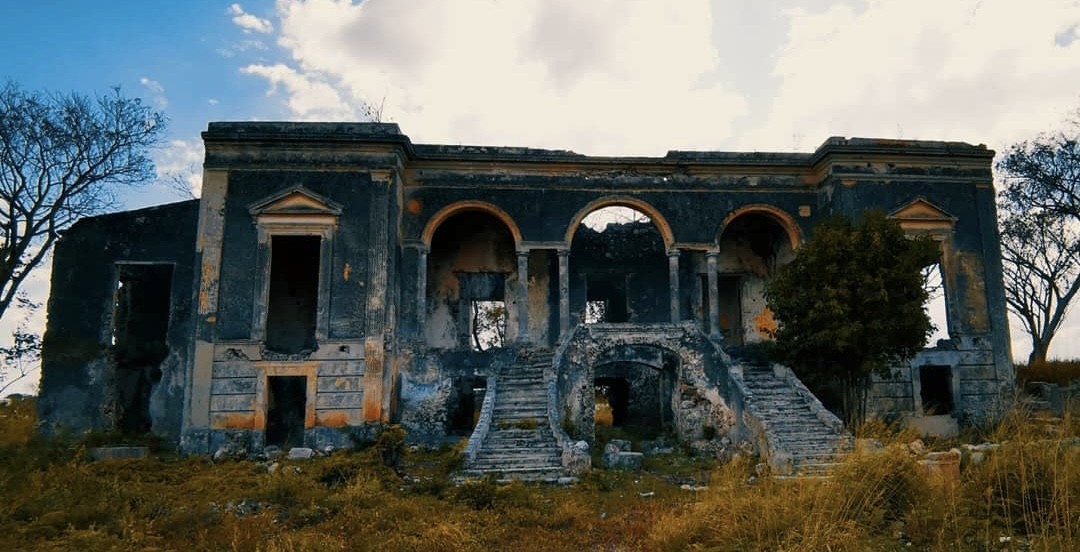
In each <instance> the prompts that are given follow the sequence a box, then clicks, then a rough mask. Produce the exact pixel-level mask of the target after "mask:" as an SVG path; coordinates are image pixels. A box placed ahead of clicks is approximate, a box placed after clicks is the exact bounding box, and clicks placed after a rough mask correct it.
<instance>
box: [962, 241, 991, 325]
mask: <svg viewBox="0 0 1080 552" xmlns="http://www.w3.org/2000/svg"><path fill="white" fill-rule="evenodd" d="M958 258H959V260H960V263H959V264H960V270H961V271H962V272H963V273H964V279H965V280H966V281H967V290H965V291H966V293H965V294H964V295H965V299H966V303H967V305H966V308H965V311H966V312H965V313H964V314H965V318H966V322H967V325H968V327H969V328H971V329H972V330H975V331H987V330H989V329H990V316H989V313H988V309H987V307H986V283H985V275H984V274H983V267H982V263H980V262H979V259H978V257H976V256H975V255H972V254H970V253H963V254H960V255H958Z"/></svg>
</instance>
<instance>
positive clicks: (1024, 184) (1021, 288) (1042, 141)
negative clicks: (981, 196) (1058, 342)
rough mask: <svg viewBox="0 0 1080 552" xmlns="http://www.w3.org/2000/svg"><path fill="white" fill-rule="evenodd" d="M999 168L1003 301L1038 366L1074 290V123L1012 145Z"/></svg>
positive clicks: (1078, 146)
mask: <svg viewBox="0 0 1080 552" xmlns="http://www.w3.org/2000/svg"><path fill="white" fill-rule="evenodd" d="M997 169H998V171H999V174H1000V176H1001V177H1002V179H1003V181H1004V184H1005V188H1004V190H1002V192H1001V194H1000V195H999V197H998V216H999V218H1000V221H999V222H1000V227H1001V249H1002V251H1001V253H1002V260H1003V265H1004V277H1005V278H1004V279H1005V299H1006V301H1007V302H1008V306H1009V309H1010V310H1011V311H1012V312H1013V313H1015V314H1016V315H1017V317H1019V318H1020V321H1021V322H1022V323H1023V325H1024V330H1025V331H1026V332H1027V334H1028V336H1029V337H1030V339H1031V354H1030V355H1029V356H1028V363H1029V364H1036V363H1040V362H1044V361H1045V360H1046V356H1047V353H1048V351H1049V349H1050V342H1051V340H1053V338H1054V336H1055V335H1056V334H1057V331H1058V330H1059V329H1060V328H1061V324H1062V322H1063V321H1064V320H1065V315H1066V314H1067V313H1068V310H1069V307H1070V305H1071V304H1072V301H1073V300H1074V299H1075V298H1076V296H1077V294H1078V293H1080V122H1073V123H1072V124H1071V126H1070V127H1069V129H1068V131H1063V132H1057V133H1053V134H1043V135H1040V136H1039V137H1038V138H1036V139H1034V140H1030V141H1024V142H1020V143H1018V144H1015V145H1013V146H1011V147H1010V148H1009V149H1008V150H1007V151H1006V152H1005V154H1004V156H1003V157H1002V158H1001V160H1000V161H998V163H997Z"/></svg>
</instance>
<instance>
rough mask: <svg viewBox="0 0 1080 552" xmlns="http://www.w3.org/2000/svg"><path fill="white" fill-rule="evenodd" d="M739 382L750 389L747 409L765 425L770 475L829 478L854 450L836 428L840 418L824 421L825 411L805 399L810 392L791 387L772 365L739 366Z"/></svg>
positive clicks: (844, 435)
mask: <svg viewBox="0 0 1080 552" xmlns="http://www.w3.org/2000/svg"><path fill="white" fill-rule="evenodd" d="M743 382H744V383H745V384H746V387H747V390H748V391H749V396H748V397H747V398H746V403H747V404H746V406H747V408H748V410H750V412H751V413H752V414H753V415H754V416H755V417H757V418H758V419H759V420H761V421H762V422H763V424H762V425H763V426H764V427H765V437H766V440H767V441H768V446H769V455H770V458H771V461H770V465H771V466H772V467H773V471H774V473H777V474H778V475H782V476H783V475H801V476H822V475H827V474H828V472H829V471H830V469H831V468H832V467H834V466H835V465H836V464H837V463H838V462H839V461H840V459H841V458H842V457H843V456H844V455H845V454H846V453H847V452H848V451H850V450H851V449H852V447H853V445H854V439H853V438H852V436H851V435H850V434H849V433H847V432H846V431H843V428H842V427H839V425H840V424H839V420H835V419H834V420H833V421H832V423H828V422H827V421H826V420H824V419H822V418H823V416H822V415H821V414H819V412H820V411H821V410H823V407H821V405H820V403H817V404H816V405H815V404H812V402H811V401H813V402H816V399H813V398H812V396H811V397H810V399H811V400H808V398H807V395H808V394H809V391H806V390H805V387H803V388H802V389H800V387H801V384H798V385H793V384H792V382H791V381H789V380H788V379H787V378H785V377H783V376H781V375H779V374H777V372H776V371H774V370H773V368H771V367H758V366H744V367H743ZM815 406H816V407H817V409H815V408H814V407H815ZM825 416H826V417H831V414H825ZM833 418H835V417H833ZM777 460H780V464H782V465H781V466H777V465H776V461H777ZM789 461H790V463H789Z"/></svg>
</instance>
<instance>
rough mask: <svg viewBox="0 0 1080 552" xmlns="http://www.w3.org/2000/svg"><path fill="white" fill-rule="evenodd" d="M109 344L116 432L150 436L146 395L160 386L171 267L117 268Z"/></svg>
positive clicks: (130, 265) (169, 297) (166, 349)
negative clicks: (113, 368)
mask: <svg viewBox="0 0 1080 552" xmlns="http://www.w3.org/2000/svg"><path fill="white" fill-rule="evenodd" d="M116 271H117V278H116V290H115V294H114V302H113V327H112V336H111V339H110V343H111V345H112V353H113V359H114V360H115V362H116V377H115V385H116V389H115V391H116V393H115V397H116V405H115V412H116V414H115V418H114V421H115V424H116V429H118V430H120V431H121V432H123V433H133V434H141V433H146V432H148V431H150V426H151V417H150V394H151V393H152V391H153V388H154V386H155V385H156V384H157V383H158V382H159V381H161V367H160V365H161V362H162V361H164V360H165V357H166V356H168V354H169V347H168V343H167V341H166V338H167V336H168V331H169V310H170V308H171V306H172V272H173V266H172V265H171V264H120V265H117V270H116Z"/></svg>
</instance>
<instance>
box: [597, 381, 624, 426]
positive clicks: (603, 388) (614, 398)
mask: <svg viewBox="0 0 1080 552" xmlns="http://www.w3.org/2000/svg"><path fill="white" fill-rule="evenodd" d="M594 388H595V390H596V415H595V420H596V425H598V426H602V427H623V425H625V424H626V414H627V407H628V405H629V398H630V385H629V384H628V383H627V381H626V380H625V379H623V378H596V380H595V381H594Z"/></svg>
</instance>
